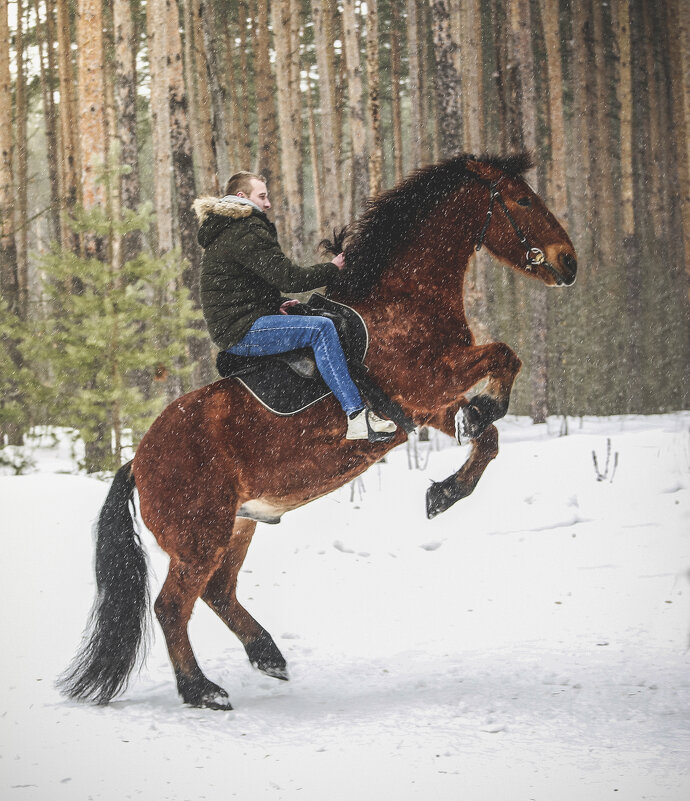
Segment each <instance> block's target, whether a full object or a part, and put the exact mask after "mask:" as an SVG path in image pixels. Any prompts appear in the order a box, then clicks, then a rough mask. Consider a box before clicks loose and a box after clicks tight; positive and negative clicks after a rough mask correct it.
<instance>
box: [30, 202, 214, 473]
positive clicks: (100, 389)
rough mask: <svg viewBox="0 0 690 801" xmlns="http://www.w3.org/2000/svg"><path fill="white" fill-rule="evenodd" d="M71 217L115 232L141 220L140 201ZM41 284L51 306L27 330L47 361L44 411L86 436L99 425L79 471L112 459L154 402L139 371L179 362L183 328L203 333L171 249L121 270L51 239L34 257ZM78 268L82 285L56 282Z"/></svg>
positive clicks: (160, 373)
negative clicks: (116, 214) (71, 289)
mask: <svg viewBox="0 0 690 801" xmlns="http://www.w3.org/2000/svg"><path fill="white" fill-rule="evenodd" d="M76 216H77V219H76V221H75V223H74V224H75V225H76V226H77V227H78V228H79V229H80V232H81V233H82V234H84V235H87V236H91V237H94V238H106V237H108V236H113V235H119V236H125V235H127V234H129V233H131V232H132V231H136V230H139V231H146V230H148V227H149V224H150V218H151V209H150V207H142V208H141V210H140V211H139V212H133V211H131V210H127V209H125V210H123V214H122V217H121V218H120V219H119V220H112V219H110V218H109V217H108V215H107V214H106V213H105V211H104V210H103V209H100V208H99V209H93V210H92V211H90V212H83V211H82V212H77V215H76ZM40 266H41V270H42V272H43V273H44V274H45V276H46V281H45V284H44V286H43V292H44V296H45V297H46V298H47V299H48V302H49V307H50V309H51V313H50V314H48V315H47V317H46V319H45V320H42V321H40V322H39V323H37V328H38V330H37V332H36V336H35V340H36V341H37V342H41V343H43V347H42V350H41V351H40V352H39V353H38V354H37V356H36V358H37V359H39V360H40V361H41V362H43V363H44V364H46V365H47V370H46V374H47V375H50V376H51V377H52V380H51V385H50V390H51V391H50V401H49V409H50V417H49V419H51V421H53V422H55V423H56V424H58V425H63V426H70V427H72V428H75V429H78V430H79V434H80V436H81V438H82V439H83V441H84V442H85V444H86V446H87V454H88V450H89V449H88V446H89V444H90V443H96V442H101V441H102V439H103V432H105V434H106V437H105V439H106V442H105V448H103V449H102V453H101V461H100V463H98V464H95V463H93V461H92V460H90V459H89V458H88V457H87V461H86V462H85V463H84V465H83V466H84V467H86V468H87V469H88V470H89V472H92V471H94V470H103V469H114V468H116V467H118V466H119V465H120V462H121V452H122V448H123V445H124V444H125V439H126V436H125V435H126V434H127V432H128V431H131V432H132V436H133V438H134V440H135V441H136V439H137V436H138V435H140V434H141V433H142V432H143V431H145V430H146V429H147V427H148V425H149V424H150V422H151V421H152V419H153V417H154V416H155V414H156V413H157V412H158V411H159V410H160V408H161V407H162V405H163V403H164V398H163V397H161V395H162V394H163V388H161V390H159V392H158V393H157V394H156V393H154V394H150V395H149V396H148V397H146V396H145V394H144V393H142V391H141V389H140V385H141V381H140V379H139V375H140V373H141V372H142V371H148V372H149V373H151V374H153V373H154V372H155V373H156V376H157V377H158V378H159V379H163V378H165V376H166V374H167V373H169V372H175V373H178V374H182V373H185V374H187V373H189V370H190V369H191V367H190V366H186V367H180V365H181V364H182V360H183V359H184V356H185V351H186V344H185V343H186V342H187V340H188V339H189V338H190V337H200V336H204V337H205V336H206V335H205V333H204V334H203V335H202V334H200V333H199V331H198V330H196V329H195V327H194V324H195V322H198V320H199V317H200V314H199V312H197V311H195V309H194V304H193V301H192V298H191V297H190V293H189V290H188V289H186V288H181V289H175V290H171V287H175V286H179V281H178V280H177V279H178V278H179V276H180V274H181V272H182V270H183V267H184V264H183V262H182V260H181V258H180V254H179V251H171V252H169V253H167V254H164V255H162V256H160V257H154V256H151V255H149V254H146V253H140V254H139V255H138V256H136V257H135V258H134V259H132V260H130V261H128V262H126V263H125V264H124V265H123V266H122V269H121V271H118V270H115V269H113V267H112V266H111V265H107V264H104V263H103V262H101V261H99V260H98V259H95V258H88V257H86V256H80V255H77V254H74V253H72V252H71V251H69V250H65V249H58V248H56V249H54V250H53V251H52V252H51V253H49V254H47V255H45V256H44V257H43V258H42V260H41V265H40ZM73 275H79V277H80V282H81V287H82V291H81V292H80V293H78V294H77V293H71V294H69V295H65V294H64V293H63V292H62V287H63V286H64V283H65V281H68V280H70V278H71V276H73Z"/></svg>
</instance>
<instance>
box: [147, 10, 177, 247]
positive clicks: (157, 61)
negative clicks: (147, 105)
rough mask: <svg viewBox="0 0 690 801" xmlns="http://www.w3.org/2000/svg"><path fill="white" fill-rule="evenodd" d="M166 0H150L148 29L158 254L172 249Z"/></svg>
mask: <svg viewBox="0 0 690 801" xmlns="http://www.w3.org/2000/svg"><path fill="white" fill-rule="evenodd" d="M164 20H165V0H149V2H148V3H147V5H146V29H147V37H148V49H149V71H150V73H151V137H152V139H153V162H154V163H153V185H154V207H155V210H156V233H157V239H158V248H157V252H158V255H163V254H165V253H169V252H170V251H171V250H172V249H173V226H172V219H173V217H172V206H173V197H172V181H171V175H172V153H171V149H170V104H169V102H168V77H167V57H166V48H167V43H166V26H165V25H164V24H161V23H162V22H163V21H164Z"/></svg>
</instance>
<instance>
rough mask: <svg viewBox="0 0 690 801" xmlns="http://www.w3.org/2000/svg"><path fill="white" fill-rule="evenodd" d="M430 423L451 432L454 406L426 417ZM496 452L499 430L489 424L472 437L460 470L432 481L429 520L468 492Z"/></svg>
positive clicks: (429, 495) (428, 503) (451, 433)
mask: <svg viewBox="0 0 690 801" xmlns="http://www.w3.org/2000/svg"><path fill="white" fill-rule="evenodd" d="M429 425H430V426H432V427H434V428H439V429H440V430H441V431H443V432H444V433H446V434H450V435H451V436H452V435H453V432H454V428H455V412H454V410H453V409H449V410H448V411H446V412H445V413H442V414H441V415H439V416H438V417H437V418H434V419H433V420H431V421H429ZM497 454H498V430H497V429H496V426H494V425H490V426H488V427H487V428H485V429H484V431H483V432H482V433H481V434H480V435H479V437H477V439H474V440H472V450H471V451H470V455H469V456H468V458H467V460H466V461H465V463H464V464H463V466H462V467H461V468H460V470H458V472H457V473H453V475H451V476H448V478H446V479H444V480H443V481H434V482H433V483H432V485H431V486H430V487H429V489H428V490H427V492H426V516H427V517H428V518H429V519H430V520H431V518H433V517H436V515H439V514H441V512H445V511H446V509H450V507H451V506H452V505H453V504H454V503H457V501H459V500H461V499H462V498H466V497H467V496H468V495H470V494H471V493H472V492H473V490H474V488H475V487H476V486H477V482H478V481H479V479H480V478H481V477H482V474H483V473H484V470H486V467H487V465H488V464H489V462H490V461H491V460H492V459H495V458H496V455H497Z"/></svg>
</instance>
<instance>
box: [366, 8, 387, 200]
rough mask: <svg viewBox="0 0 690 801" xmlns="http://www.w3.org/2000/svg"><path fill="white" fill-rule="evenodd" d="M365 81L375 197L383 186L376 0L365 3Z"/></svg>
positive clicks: (371, 169)
mask: <svg viewBox="0 0 690 801" xmlns="http://www.w3.org/2000/svg"><path fill="white" fill-rule="evenodd" d="M367 79H368V82H369V95H368V106H367V108H368V117H369V194H370V195H371V196H372V197H375V196H376V195H378V194H379V192H380V191H381V188H382V186H383V137H382V134H381V99H380V97H379V87H380V78H379V16H378V6H377V0H368V2H367Z"/></svg>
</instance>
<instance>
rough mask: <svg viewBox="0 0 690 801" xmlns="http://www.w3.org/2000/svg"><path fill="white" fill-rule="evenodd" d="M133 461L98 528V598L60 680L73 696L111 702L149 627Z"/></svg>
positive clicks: (115, 486)
mask: <svg viewBox="0 0 690 801" xmlns="http://www.w3.org/2000/svg"><path fill="white" fill-rule="evenodd" d="M133 492H134V476H133V475H132V473H131V462H130V463H128V464H126V465H123V466H122V467H121V468H120V469H119V470H118V471H117V473H116V474H115V478H114V479H113V483H112V485H111V487H110V492H108V496H107V497H106V499H105V503H104V504H103V508H102V509H101V514H100V516H99V518H98V524H97V526H96V533H97V539H96V586H97V591H98V594H97V597H96V603H95V606H94V609H93V611H92V613H91V618H90V620H89V624H88V626H87V631H86V633H85V639H84V643H83V645H82V647H81V650H80V651H79V653H78V654H77V655H76V657H75V658H74V660H73V662H72V664H71V665H70V666H69V668H68V669H67V671H66V672H65V674H64V675H63V676H62V677H61V678H60V679H59V680H58V686H59V688H60V690H61V691H62V692H63V693H65V694H66V695H68V696H70V697H71V698H79V699H82V700H89V701H94V702H96V703H97V704H107V703H108V702H109V701H110V700H111V699H112V698H113V697H114V696H115V695H117V694H118V693H119V692H121V691H122V690H123V689H124V688H125V687H126V685H127V680H128V679H129V675H130V673H131V672H132V670H133V669H134V667H135V665H136V664H137V662H138V658H139V655H140V652H141V651H142V650H143V648H142V645H143V644H144V641H145V633H146V629H147V623H148V608H149V588H148V580H147V566H146V556H145V554H144V551H143V549H142V546H141V541H140V539H139V536H138V535H137V533H136V532H135V530H134V521H133V519H132V515H131V514H130V510H129V502H130V500H131V498H132V494H133Z"/></svg>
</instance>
